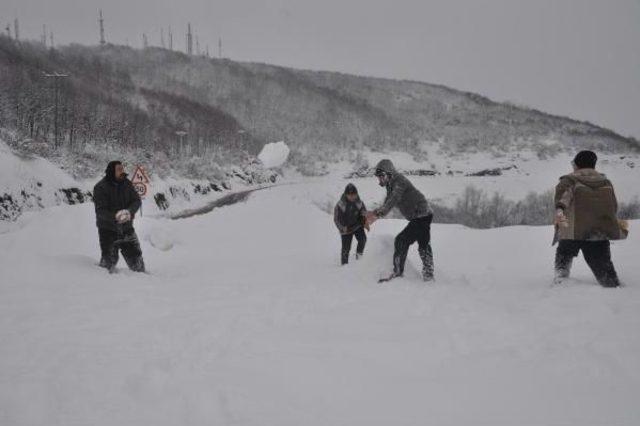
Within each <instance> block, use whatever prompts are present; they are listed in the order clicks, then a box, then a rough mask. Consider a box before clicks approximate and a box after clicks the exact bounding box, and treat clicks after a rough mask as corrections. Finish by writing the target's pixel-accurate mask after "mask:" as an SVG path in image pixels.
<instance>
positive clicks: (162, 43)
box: [160, 27, 165, 49]
mask: <svg viewBox="0 0 640 426" xmlns="http://www.w3.org/2000/svg"><path fill="white" fill-rule="evenodd" d="M160 46H162V48H163V49H164V47H165V46H164V28H162V27H160Z"/></svg>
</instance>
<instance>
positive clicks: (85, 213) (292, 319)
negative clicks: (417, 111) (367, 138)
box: [0, 166, 640, 426]
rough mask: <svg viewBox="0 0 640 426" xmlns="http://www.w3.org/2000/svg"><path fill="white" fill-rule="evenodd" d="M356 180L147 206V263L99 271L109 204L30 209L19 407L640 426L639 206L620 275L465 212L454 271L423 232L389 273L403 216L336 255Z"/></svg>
mask: <svg viewBox="0 0 640 426" xmlns="http://www.w3.org/2000/svg"><path fill="white" fill-rule="evenodd" d="M567 167H568V166H567ZM550 173H551V175H550V176H549V182H550V183H544V184H540V186H541V187H543V186H545V185H546V186H549V185H553V184H554V183H555V181H556V179H557V172H556V171H554V170H552V171H550ZM425 179H426V178H425ZM359 181H360V180H359ZM361 181H362V185H360V186H362V188H363V189H362V193H363V197H364V198H365V201H367V202H368V201H369V200H373V199H375V200H379V199H381V198H382V197H383V195H384V194H383V190H382V189H381V188H378V187H376V186H375V185H374V184H372V183H371V182H372V180H371V179H369V180H366V179H365V180H361ZM420 182H427V181H426V180H420ZM345 183H346V182H344V181H336V180H335V179H334V180H330V179H327V180H322V179H317V180H314V181H313V182H311V183H301V184H292V185H285V186H281V187H275V188H271V189H266V190H263V191H258V192H255V193H253V194H252V195H251V196H250V197H249V198H248V200H247V201H246V202H243V203H238V204H235V205H232V206H228V207H224V208H220V209H215V210H213V211H212V212H211V213H209V214H205V215H201V216H195V217H192V218H188V219H182V220H169V219H167V218H162V217H158V216H155V215H143V216H142V217H139V218H137V219H136V228H137V231H138V235H139V236H140V238H141V242H142V249H143V252H144V256H145V261H146V263H147V266H148V269H149V270H150V273H149V274H135V273H131V272H129V271H128V270H126V269H125V267H124V262H123V261H122V260H121V263H120V268H121V269H120V272H119V273H118V274H115V275H109V274H107V273H106V271H104V270H102V269H100V268H98V267H97V266H96V263H97V260H98V243H97V231H96V228H95V225H94V214H93V206H92V204H84V205H77V206H59V207H52V208H48V209H45V210H43V211H39V212H29V213H25V214H24V215H23V216H21V217H20V218H19V219H18V222H17V223H16V224H15V226H14V227H13V228H12V229H11V230H10V231H8V232H6V233H4V234H0V424H2V425H64V426H69V425H96V426H102V425H118V426H124V425H132V426H133V425H136V426H139V425H154V426H157V425H260V426H265V425H274V426H275V425H277V426H283V425H292V426H293V425H295V426H300V425H345V426H347V425H443V426H447V425H452V426H453V425H456V426H457V425H491V426H499V425H505V426H513V425H545V426H552V425H580V426H585V425H598V426H601V425H638V424H640V404H638V395H639V394H640V356H639V354H640V332H639V330H640V289H639V287H638V282H639V281H640V262H638V259H639V258H640V257H639V256H640V240H638V238H637V236H636V232H637V231H634V228H637V226H638V224H639V222H634V223H632V230H631V232H632V233H631V236H630V239H629V240H627V241H623V242H617V243H615V244H614V245H613V247H612V251H613V258H614V262H615V264H616V266H617V269H618V272H619V274H620V277H621V279H622V281H623V282H624V283H625V284H626V286H625V287H623V288H619V289H603V288H600V287H599V286H598V285H597V284H596V283H595V280H594V279H593V277H592V276H591V274H590V272H589V271H588V269H587V267H586V266H585V264H584V261H583V260H582V259H579V260H577V261H576V262H575V266H574V273H573V278H572V279H571V280H570V281H569V282H568V283H566V284H564V285H562V286H556V287H553V286H552V285H551V280H552V262H553V253H554V251H553V249H552V248H551V247H550V242H551V237H552V231H551V228H550V227H511V228H501V229H493V230H472V229H467V228H464V227H462V226H458V225H435V226H433V229H432V235H433V239H432V245H433V249H434V256H435V263H436V279H437V281H436V282H435V283H433V284H425V283H423V282H421V281H420V280H419V279H418V270H419V259H418V256H417V249H416V248H415V247H413V248H412V249H411V251H410V257H409V265H408V267H407V271H406V277H405V278H403V279H399V280H396V281H393V282H391V283H388V284H383V285H381V284H377V283H376V280H377V279H378V278H379V277H380V276H381V275H383V274H387V273H388V272H389V271H390V269H391V254H392V250H393V248H392V246H393V237H394V235H395V234H396V233H397V232H399V231H400V229H402V227H403V226H404V222H403V221H401V220H381V221H378V222H376V223H375V224H374V226H373V228H372V231H371V233H369V242H368V247H367V249H366V253H365V257H364V258H363V259H362V260H359V261H355V260H352V263H351V264H349V265H348V266H346V267H340V266H338V263H339V262H338V259H339V236H338V234H337V231H336V230H335V228H334V225H333V223H332V217H331V216H330V215H328V214H327V213H325V212H324V211H323V210H322V209H320V208H318V204H322V203H325V202H326V201H327V197H328V195H327V194H333V196H334V197H337V196H339V193H337V192H338V191H339V190H340V189H341V188H342V187H343V186H344V184H345ZM356 183H358V181H356ZM614 183H615V181H614ZM420 185H421V187H422V188H423V189H425V192H426V193H427V195H430V191H429V188H428V187H427V186H428V184H427V183H422V184H420ZM532 189H537V188H532ZM334 199H335V198H334Z"/></svg>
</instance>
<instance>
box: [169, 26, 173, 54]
mask: <svg viewBox="0 0 640 426" xmlns="http://www.w3.org/2000/svg"><path fill="white" fill-rule="evenodd" d="M169 50H173V32H171V27H169Z"/></svg>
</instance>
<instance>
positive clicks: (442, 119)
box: [0, 37, 640, 161]
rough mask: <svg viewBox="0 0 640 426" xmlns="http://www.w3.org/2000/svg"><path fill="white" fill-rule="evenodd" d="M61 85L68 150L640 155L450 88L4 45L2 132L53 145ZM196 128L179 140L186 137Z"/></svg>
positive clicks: (579, 127)
mask: <svg viewBox="0 0 640 426" xmlns="http://www.w3.org/2000/svg"><path fill="white" fill-rule="evenodd" d="M52 71H58V72H64V73H67V74H69V75H70V77H67V78H64V79H61V80H60V84H61V86H60V88H59V104H60V106H59V122H58V129H59V130H58V133H59V135H60V136H59V139H60V141H61V142H60V143H61V145H65V146H74V145H75V144H87V143H108V144H111V145H112V146H115V147H118V146H120V147H123V148H135V149H143V150H147V151H153V152H158V151H161V152H163V153H165V154H166V155H167V156H168V158H182V157H184V156H185V154H187V155H197V156H200V157H207V156H210V155H218V156H224V155H226V156H231V157H232V156H234V155H235V156H241V155H255V154H256V153H257V152H258V150H259V149H260V147H261V146H262V144H263V143H264V142H270V141H276V140H284V141H285V142H287V144H289V146H290V147H291V148H292V158H293V161H296V160H302V159H308V158H312V159H314V160H324V161H333V160H335V158H336V156H341V155H344V153H345V152H347V151H351V150H353V149H359V148H362V147H369V148H371V149H393V150H399V151H405V152H408V153H410V154H417V153H418V152H419V151H420V149H421V147H423V146H425V145H426V146H429V147H430V148H433V149H436V150H438V151H440V152H443V153H445V154H447V153H451V154H454V153H461V152H462V153H467V152H469V153H470V152H488V153H496V154H501V153H504V152H505V151H512V150H522V149H531V150H534V151H538V152H541V153H542V154H544V155H553V154H554V153H555V152H558V151H562V150H575V149H577V148H595V149H598V150H600V151H608V152H620V153H623V152H629V151H637V150H639V147H640V145H639V144H638V142H637V141H636V140H635V139H632V138H626V137H623V136H621V135H619V134H617V133H615V132H613V131H611V130H608V129H606V128H603V127H600V126H597V125H594V124H591V123H588V122H581V121H577V120H573V119H569V118H565V117H560V116H555V115H550V114H546V113H543V112H540V111H537V110H533V109H528V108H523V107H519V106H514V105H510V104H506V103H498V102H494V101H491V100H490V99H487V98H486V97H483V96H481V95H477V94H474V93H467V92H462V91H458V90H454V89H451V88H448V87H444V86H439V85H432V84H427V83H420V82H414V81H399V80H389V79H380V78H370V77H359V76H353V75H346V74H340V73H332V72H320V71H305V70H294V69H290V68H284V67H279V66H273V65H266V64H258V63H244V62H236V61H231V60H227V59H210V58H205V57H195V56H187V55H185V54H183V53H179V52H172V51H169V50H166V49H160V48H147V49H144V50H139V49H131V48H128V47H124V46H113V45H107V46H100V47H97V46H94V47H88V46H81V45H70V46H64V47H61V48H58V49H56V50H47V49H45V48H44V47H42V46H40V45H37V44H32V43H22V42H21V43H16V42H14V41H12V40H9V39H8V38H6V37H1V38H0V126H1V127H6V128H10V129H17V130H18V131H19V132H20V133H21V134H22V135H24V136H27V137H29V138H32V139H35V140H43V141H46V142H47V143H51V141H52V139H53V134H54V127H55V126H54V124H55V123H53V122H52V121H53V119H52V117H53V115H54V114H53V113H52V103H53V101H52V99H53V89H52V87H53V82H52V81H51V79H47V78H45V77H44V76H43V74H42V73H43V72H52ZM181 131H184V132H186V134H182V135H181V136H179V135H178V134H177V133H176V132H181Z"/></svg>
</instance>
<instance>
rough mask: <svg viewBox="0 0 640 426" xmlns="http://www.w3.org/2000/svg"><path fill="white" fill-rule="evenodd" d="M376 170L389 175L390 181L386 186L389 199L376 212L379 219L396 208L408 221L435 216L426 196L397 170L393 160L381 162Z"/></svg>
mask: <svg viewBox="0 0 640 426" xmlns="http://www.w3.org/2000/svg"><path fill="white" fill-rule="evenodd" d="M376 169H380V170H382V171H384V172H385V173H387V175H389V181H388V183H387V185H386V189H387V197H386V198H385V200H384V204H383V205H382V206H381V207H380V208H378V209H376V210H375V213H376V215H377V216H378V217H382V216H386V215H387V214H388V213H389V211H391V209H393V208H394V207H397V208H398V210H400V213H402V215H403V216H404V217H405V218H406V219H407V220H413V219H418V218H420V217H425V216H429V215H432V214H433V211H432V210H431V207H430V206H429V203H428V202H427V199H426V198H425V197H424V195H422V193H421V192H420V191H418V190H417V189H416V187H415V186H413V184H412V183H411V182H410V181H409V179H407V178H406V177H405V176H404V175H402V173H400V172H398V171H397V170H396V168H395V167H394V165H393V163H392V162H391V160H386V159H385V160H381V161H380V162H379V163H378V165H377V166H376Z"/></svg>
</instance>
